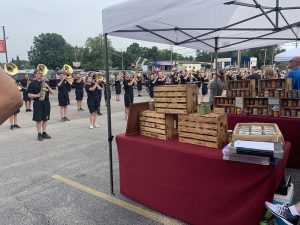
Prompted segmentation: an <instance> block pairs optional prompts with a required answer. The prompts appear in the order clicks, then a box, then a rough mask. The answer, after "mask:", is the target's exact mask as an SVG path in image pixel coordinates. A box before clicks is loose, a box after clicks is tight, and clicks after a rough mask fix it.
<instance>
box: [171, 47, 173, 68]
mask: <svg viewBox="0 0 300 225" xmlns="http://www.w3.org/2000/svg"><path fill="white" fill-rule="evenodd" d="M171 64H172V69H173V45H171Z"/></svg>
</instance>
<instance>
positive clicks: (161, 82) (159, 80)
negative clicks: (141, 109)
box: [155, 78, 166, 86]
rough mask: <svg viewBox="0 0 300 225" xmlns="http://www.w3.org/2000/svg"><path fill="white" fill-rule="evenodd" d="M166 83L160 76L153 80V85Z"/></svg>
mask: <svg viewBox="0 0 300 225" xmlns="http://www.w3.org/2000/svg"><path fill="white" fill-rule="evenodd" d="M165 84H166V80H165V79H162V78H157V80H156V82H155V86H160V85H165Z"/></svg>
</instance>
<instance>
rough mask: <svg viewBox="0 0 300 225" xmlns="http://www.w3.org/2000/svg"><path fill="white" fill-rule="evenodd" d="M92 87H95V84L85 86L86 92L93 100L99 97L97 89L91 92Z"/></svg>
mask: <svg viewBox="0 0 300 225" xmlns="http://www.w3.org/2000/svg"><path fill="white" fill-rule="evenodd" d="M91 87H94V84H86V85H85V91H86V93H87V96H88V98H92V97H94V96H97V88H96V89H95V90H94V91H90V88H91Z"/></svg>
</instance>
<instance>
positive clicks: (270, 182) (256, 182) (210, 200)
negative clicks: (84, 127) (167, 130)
mask: <svg viewBox="0 0 300 225" xmlns="http://www.w3.org/2000/svg"><path fill="white" fill-rule="evenodd" d="M116 141H117V147H118V154H119V168H120V190H121V193H122V194H123V195H125V196H127V197H128V198H130V199H132V200H134V201H137V202H139V203H141V204H144V205H146V206H148V207H150V208H153V209H155V210H157V211H159V212H161V213H164V214H167V215H169V216H171V217H174V218H177V219H179V220H181V221H184V222H187V223H189V224H199V225H204V224H209V225H220V224H222V225H233V224H243V225H256V224H258V223H259V221H260V220H261V219H262V217H263V214H264V201H266V200H269V201H271V200H272V197H273V194H274V192H275V189H276V188H277V186H278V185H279V183H280V180H281V178H282V176H283V172H284V168H285V166H286V161H287V156H288V153H289V149H290V143H286V146H285V153H286V155H285V156H286V157H285V159H284V160H281V161H279V163H278V165H277V166H260V165H252V164H244V163H238V162H230V161H225V160H223V159H222V153H221V150H220V149H214V148H206V147H200V146H196V145H190V144H182V143H179V142H178V140H172V141H163V140H158V139H154V138H150V137H144V136H140V135H135V136H125V135H118V136H117V137H116Z"/></svg>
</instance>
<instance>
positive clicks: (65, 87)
mask: <svg viewBox="0 0 300 225" xmlns="http://www.w3.org/2000/svg"><path fill="white" fill-rule="evenodd" d="M59 82H60V80H58V83H57V87H58V91H59V93H67V92H68V85H67V84H68V81H66V80H64V81H63V82H62V83H61V85H60V86H58V84H59Z"/></svg>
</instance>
